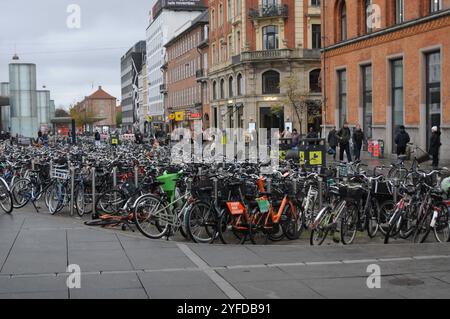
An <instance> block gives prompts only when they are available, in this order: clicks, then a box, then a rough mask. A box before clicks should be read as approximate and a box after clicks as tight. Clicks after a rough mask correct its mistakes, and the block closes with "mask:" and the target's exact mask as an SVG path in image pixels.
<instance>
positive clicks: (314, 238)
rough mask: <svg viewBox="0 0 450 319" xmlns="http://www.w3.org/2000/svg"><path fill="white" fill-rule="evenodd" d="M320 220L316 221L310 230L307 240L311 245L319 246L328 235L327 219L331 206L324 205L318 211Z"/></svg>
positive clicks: (330, 212)
mask: <svg viewBox="0 0 450 319" xmlns="http://www.w3.org/2000/svg"><path fill="white" fill-rule="evenodd" d="M319 214H320V215H321V217H320V220H319V221H318V222H317V225H316V227H314V228H313V229H312V230H311V235H310V239H309V242H310V244H311V246H321V245H322V244H323V243H324V241H325V239H326V238H327V236H328V233H329V231H330V228H329V227H328V222H327V221H328V220H329V219H330V218H329V217H330V215H331V214H332V209H331V207H329V206H328V207H326V208H324V210H322V211H321V212H320V213H319ZM315 223H316V222H315Z"/></svg>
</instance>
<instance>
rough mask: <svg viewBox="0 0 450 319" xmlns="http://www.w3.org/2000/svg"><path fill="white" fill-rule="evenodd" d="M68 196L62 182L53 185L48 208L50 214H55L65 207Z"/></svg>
mask: <svg viewBox="0 0 450 319" xmlns="http://www.w3.org/2000/svg"><path fill="white" fill-rule="evenodd" d="M64 197H66V193H65V187H64V185H62V184H59V183H56V184H54V185H53V186H52V188H51V189H50V193H49V199H48V200H49V202H48V210H49V212H50V214H52V215H55V214H56V213H58V212H60V211H61V210H62V208H63V207H64V202H65V199H64Z"/></svg>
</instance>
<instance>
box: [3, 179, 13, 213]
mask: <svg viewBox="0 0 450 319" xmlns="http://www.w3.org/2000/svg"><path fill="white" fill-rule="evenodd" d="M0 206H1V207H2V210H3V211H4V212H5V213H6V214H11V213H12V211H13V209H14V207H13V198H12V196H11V192H10V191H9V188H8V184H6V182H5V181H4V180H3V179H0Z"/></svg>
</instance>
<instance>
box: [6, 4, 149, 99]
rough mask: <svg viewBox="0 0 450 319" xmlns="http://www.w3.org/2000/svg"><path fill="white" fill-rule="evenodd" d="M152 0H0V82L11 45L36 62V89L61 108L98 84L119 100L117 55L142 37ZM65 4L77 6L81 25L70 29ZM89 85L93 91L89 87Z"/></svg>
mask: <svg viewBox="0 0 450 319" xmlns="http://www.w3.org/2000/svg"><path fill="white" fill-rule="evenodd" d="M154 1H155V0H131V1H123V0H38V1H35V0H34V1H33V0H0V17H1V18H0V82H8V77H9V76H8V63H10V61H11V57H12V56H13V54H14V51H15V47H16V48H17V49H16V50H17V53H18V55H19V57H20V59H21V61H23V62H30V63H35V64H36V65H37V85H38V89H39V88H42V86H43V85H45V86H46V87H47V89H48V90H50V91H51V96H52V99H54V100H55V102H56V105H57V107H58V106H60V105H63V106H65V107H66V108H67V107H68V106H69V105H70V104H72V103H74V102H75V101H78V100H80V99H82V98H83V97H84V96H86V95H89V94H91V93H92V92H93V91H94V90H95V89H96V88H97V87H98V86H99V85H102V86H103V88H104V89H105V90H106V91H107V92H109V93H110V94H112V95H113V96H115V97H116V98H118V99H120V98H121V94H120V58H121V56H122V55H124V54H125V53H126V52H127V51H128V49H129V48H131V46H132V45H133V44H134V43H136V42H137V41H139V40H145V30H146V27H147V25H148V12H149V11H150V9H151V7H152V3H153V2H154ZM70 4H77V5H79V6H80V8H81V28H80V29H70V28H68V27H67V19H68V17H69V15H70V13H67V8H68V6H69V5H70ZM92 86H94V90H92Z"/></svg>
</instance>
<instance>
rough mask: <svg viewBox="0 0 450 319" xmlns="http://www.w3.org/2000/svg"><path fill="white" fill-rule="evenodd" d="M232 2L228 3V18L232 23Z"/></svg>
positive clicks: (229, 0)
mask: <svg viewBox="0 0 450 319" xmlns="http://www.w3.org/2000/svg"><path fill="white" fill-rule="evenodd" d="M231 1H232V0H228V2H227V4H228V7H227V17H228V21H231V18H232V17H233V15H232V11H231Z"/></svg>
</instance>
